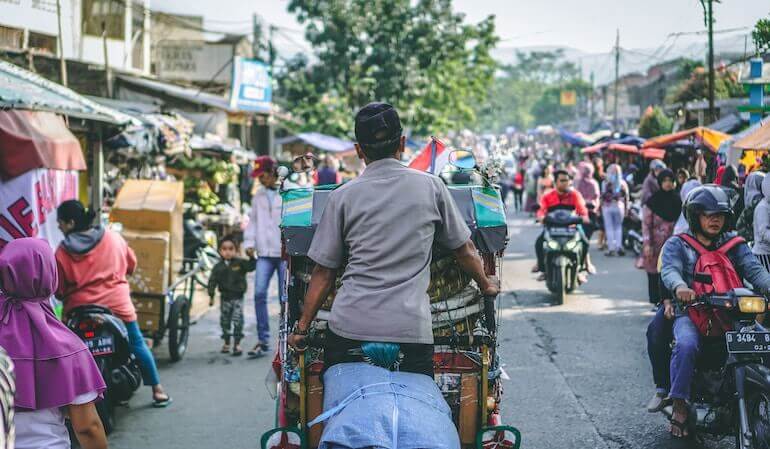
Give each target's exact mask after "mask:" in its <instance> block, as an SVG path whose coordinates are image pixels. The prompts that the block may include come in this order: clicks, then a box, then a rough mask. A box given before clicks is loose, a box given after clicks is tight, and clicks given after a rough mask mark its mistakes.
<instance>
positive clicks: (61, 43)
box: [56, 0, 67, 87]
mask: <svg viewBox="0 0 770 449" xmlns="http://www.w3.org/2000/svg"><path fill="white" fill-rule="evenodd" d="M56 21H57V23H58V25H59V72H60V73H61V84H62V86H64V87H67V61H66V60H65V59H64V39H63V38H62V32H61V0H56Z"/></svg>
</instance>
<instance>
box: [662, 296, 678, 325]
mask: <svg viewBox="0 0 770 449" xmlns="http://www.w3.org/2000/svg"><path fill="white" fill-rule="evenodd" d="M663 316H664V317H666V319H667V320H673V319H674V318H675V317H676V312H675V311H674V305H673V304H672V303H671V300H670V299H664V300H663Z"/></svg>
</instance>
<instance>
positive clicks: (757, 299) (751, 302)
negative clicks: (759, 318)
mask: <svg viewBox="0 0 770 449" xmlns="http://www.w3.org/2000/svg"><path fill="white" fill-rule="evenodd" d="M738 307H739V308H740V310H741V313H765V311H767V301H766V300H765V298H763V297H761V296H744V297H742V298H740V299H739V300H738Z"/></svg>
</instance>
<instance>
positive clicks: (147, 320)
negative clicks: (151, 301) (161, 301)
mask: <svg viewBox="0 0 770 449" xmlns="http://www.w3.org/2000/svg"><path fill="white" fill-rule="evenodd" d="M136 322H137V323H138V324H139V329H141V330H142V333H143V334H145V335H150V336H151V335H152V334H154V333H155V332H157V331H158V329H160V322H161V316H160V314H157V315H156V314H154V313H140V312H137V313H136Z"/></svg>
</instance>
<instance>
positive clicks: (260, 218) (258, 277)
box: [243, 156, 286, 358]
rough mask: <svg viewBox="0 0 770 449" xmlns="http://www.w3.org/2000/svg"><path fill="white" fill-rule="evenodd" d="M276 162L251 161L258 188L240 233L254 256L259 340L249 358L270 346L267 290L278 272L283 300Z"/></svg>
mask: <svg viewBox="0 0 770 449" xmlns="http://www.w3.org/2000/svg"><path fill="white" fill-rule="evenodd" d="M277 168H278V163H277V162H276V161H275V159H273V158H271V157H269V156H261V157H259V158H257V160H256V161H255V162H254V173H253V176H255V177H256V178H258V179H259V183H260V184H261V187H260V188H259V190H257V192H256V193H255V194H254V197H253V198H252V200H251V215H250V216H249V225H248V227H247V228H246V231H245V232H244V243H243V247H244V248H245V249H246V254H248V255H249V257H251V256H254V257H257V270H256V274H255V282H254V309H255V312H256V315H257V337H258V339H259V341H258V342H257V344H256V345H255V346H254V349H252V350H251V351H249V357H252V358H255V357H260V356H262V355H264V354H265V353H266V352H268V351H269V349H270V317H269V316H268V314H267V290H268V287H269V286H270V280H271V279H272V278H273V275H274V274H275V273H276V272H277V273H278V291H279V296H280V298H281V302H283V301H285V300H286V298H285V297H284V292H283V286H284V284H285V279H286V262H285V261H284V260H282V259H281V228H280V224H281V206H282V202H281V195H280V193H279V192H278V184H277V182H278V175H277V172H276V170H277Z"/></svg>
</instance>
